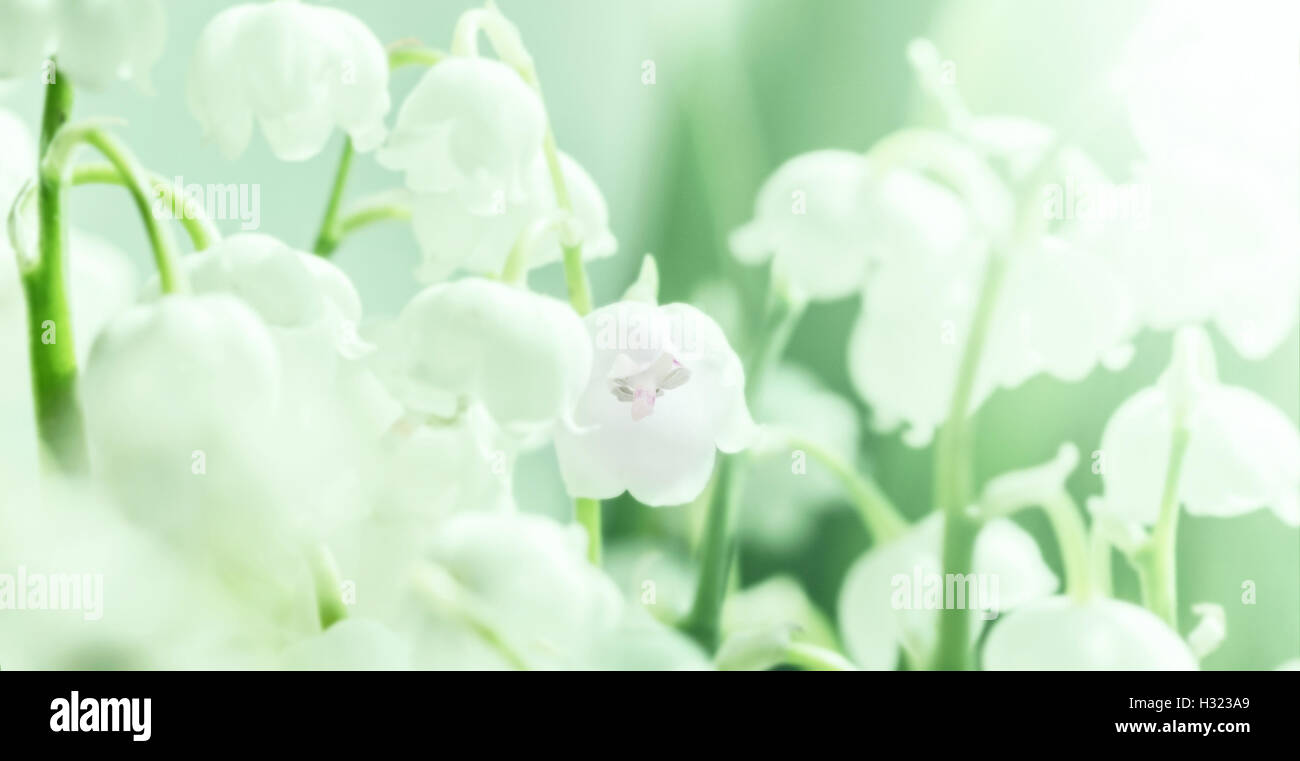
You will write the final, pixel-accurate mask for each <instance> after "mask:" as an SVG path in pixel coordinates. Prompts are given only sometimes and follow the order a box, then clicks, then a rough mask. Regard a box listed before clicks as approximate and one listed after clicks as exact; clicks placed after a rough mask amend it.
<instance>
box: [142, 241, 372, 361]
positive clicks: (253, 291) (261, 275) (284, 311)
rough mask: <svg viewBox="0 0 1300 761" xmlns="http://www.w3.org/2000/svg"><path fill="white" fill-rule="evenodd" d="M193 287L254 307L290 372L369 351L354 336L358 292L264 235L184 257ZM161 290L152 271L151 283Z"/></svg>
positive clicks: (339, 274)
mask: <svg viewBox="0 0 1300 761" xmlns="http://www.w3.org/2000/svg"><path fill="white" fill-rule="evenodd" d="M180 261H181V265H182V266H183V267H184V269H185V272H186V276H187V277H188V279H189V282H190V286H191V288H192V290H193V291H194V292H195V293H228V294H230V295H232V296H237V297H238V298H240V299H241V300H242V301H244V302H245V303H246V304H248V305H249V306H250V307H252V308H253V310H254V311H255V312H257V314H258V316H259V317H261V318H262V321H263V322H264V323H265V324H266V326H267V327H268V328H269V329H270V331H271V334H272V335H273V336H274V337H275V338H276V343H277V345H278V346H279V348H280V350H281V353H282V354H283V355H284V359H285V367H286V370H287V371H289V372H295V371H299V370H301V371H303V372H310V373H320V372H322V371H323V369H324V367H325V366H326V365H327V364H328V362H329V360H330V359H332V358H334V357H336V356H342V357H344V358H347V359H356V358H358V357H360V356H362V355H364V354H365V353H366V352H367V351H368V347H367V346H366V344H364V343H363V342H362V341H361V340H360V339H359V338H358V337H357V334H356V325H357V323H358V322H359V321H360V319H361V297H360V296H359V295H358V294H357V291H356V288H355V287H354V286H353V285H352V282H351V281H350V280H348V277H347V275H345V274H343V271H342V270H340V269H339V268H338V267H337V266H335V265H334V264H332V263H331V262H329V261H327V260H325V259H322V258H321V257H319V256H316V255H314V254H309V253H306V252H304V251H297V250H295V249H293V248H291V247H289V246H287V245H285V244H284V243H282V242H280V241H279V240H277V239H276V238H273V237H271V236H269V235H263V234H261V233H242V234H240V235H233V236H231V237H229V238H226V239H224V240H222V241H220V242H219V243H217V244H215V245H213V246H211V247H210V248H207V249H204V250H203V251H197V252H195V253H193V254H190V255H188V256H185V257H182V258H181V260H180ZM148 291H149V292H150V293H153V294H156V293H157V292H158V279H157V277H155V278H154V279H153V281H152V282H151V284H150V287H149V289H148Z"/></svg>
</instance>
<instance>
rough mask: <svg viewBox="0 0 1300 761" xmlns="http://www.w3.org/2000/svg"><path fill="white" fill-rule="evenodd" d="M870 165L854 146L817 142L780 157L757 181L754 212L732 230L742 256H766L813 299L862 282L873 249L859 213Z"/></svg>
mask: <svg viewBox="0 0 1300 761" xmlns="http://www.w3.org/2000/svg"><path fill="white" fill-rule="evenodd" d="M871 180H872V177H871V166H870V164H869V163H868V162H867V159H866V158H865V157H864V156H863V155H862V154H860V153H853V152H851V151H839V150H822V151H813V152H811V153H804V154H801V155H799V156H795V157H794V158H792V159H790V160H788V161H786V162H785V163H784V164H782V165H781V166H780V167H778V168H777V170H776V171H775V172H774V173H773V174H772V176H771V177H769V178H768V179H767V181H766V182H764V183H763V187H762V188H760V189H759V191H758V199H757V200H756V201H755V203H754V219H753V220H752V221H750V222H748V223H746V224H745V225H743V226H741V227H740V228H738V229H736V230H735V231H734V232H732V234H731V251H732V253H733V254H734V255H735V256H736V258H737V259H739V260H740V261H742V262H744V263H746V264H760V263H762V262H765V261H767V260H768V259H771V260H772V272H773V275H774V276H775V277H778V278H781V279H783V280H785V281H786V282H788V283H790V284H791V285H793V286H794V287H795V288H797V289H798V290H800V291H801V292H802V293H803V295H805V296H807V297H808V298H812V299H819V300H829V299H837V298H842V297H844V296H848V295H850V294H852V293H854V292H856V291H857V290H858V288H859V287H861V284H862V282H863V281H864V280H865V279H866V276H867V269H868V267H869V266H870V264H871V259H872V254H873V252H872V249H871V245H870V241H869V239H868V237H867V236H868V233H869V224H868V222H867V220H866V219H865V200H866V198H865V196H866V192H867V189H868V185H869V183H870V182H871Z"/></svg>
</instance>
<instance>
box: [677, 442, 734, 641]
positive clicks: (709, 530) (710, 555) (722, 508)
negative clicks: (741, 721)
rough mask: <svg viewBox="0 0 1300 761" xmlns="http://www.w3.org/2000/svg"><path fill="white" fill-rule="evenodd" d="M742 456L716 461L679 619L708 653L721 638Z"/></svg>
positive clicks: (688, 632) (686, 630)
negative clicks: (695, 566)
mask: <svg viewBox="0 0 1300 761" xmlns="http://www.w3.org/2000/svg"><path fill="white" fill-rule="evenodd" d="M742 458H743V455H739V454H736V455H722V456H721V460H720V462H719V463H718V472H717V476H716V479H717V480H716V484H715V486H714V488H713V499H712V501H711V502H710V503H709V511H708V514H707V515H706V516H705V523H704V538H703V541H702V545H701V553H700V578H699V581H698V582H697V583H696V586H695V602H694V603H693V604H692V606H691V610H690V613H688V614H687V616H686V619H685V620H684V621H683V622H682V630H683V631H685V632H686V633H687V634H689V635H690V636H691V637H693V638H694V639H695V641H696V642H699V643H700V646H701V647H703V648H704V649H705V650H707V651H708V652H710V653H712V652H713V651H715V650H717V649H718V642H719V640H720V638H721V634H722V604H723V602H725V601H726V597H727V581H728V578H729V577H730V575H731V561H732V558H733V555H734V554H735V551H736V546H735V533H736V532H735V528H736V519H737V506H738V500H737V499H736V497H737V495H736V487H737V486H738V485H739V484H738V481H739V479H738V478H737V475H736V474H737V472H738V471H739V470H740V467H739V466H740V465H741V461H742Z"/></svg>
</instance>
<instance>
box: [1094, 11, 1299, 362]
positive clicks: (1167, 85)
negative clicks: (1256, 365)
mask: <svg viewBox="0 0 1300 761" xmlns="http://www.w3.org/2000/svg"><path fill="white" fill-rule="evenodd" d="M1298 25H1300V7H1297V6H1296V5H1295V4H1294V3H1289V2H1271V1H1269V0H1252V1H1250V2H1243V3H1240V4H1239V5H1238V6H1235V7H1234V10H1233V12H1232V13H1224V12H1223V8H1222V7H1221V6H1219V5H1218V4H1217V3H1214V2H1207V1H1206V0H1195V1H1194V2H1172V1H1168V0H1160V1H1159V2H1155V3H1152V4H1151V6H1150V8H1149V9H1148V10H1147V13H1146V15H1145V17H1144V18H1143V19H1142V21H1141V22H1140V23H1139V24H1138V26H1137V27H1136V29H1135V31H1134V33H1133V36H1132V38H1131V39H1130V40H1129V44H1128V47H1127V49H1126V52H1125V55H1124V59H1123V60H1122V62H1121V63H1120V65H1119V67H1118V69H1117V71H1116V73H1115V83H1116V85H1117V86H1118V87H1119V88H1120V90H1121V91H1122V92H1123V94H1124V96H1125V98H1126V101H1127V103H1128V109H1129V114H1130V117H1131V122H1132V125H1133V130H1134V132H1135V134H1136V136H1137V138H1138V141H1139V142H1140V143H1141V145H1142V148H1143V150H1144V151H1145V153H1146V166H1145V167H1144V168H1143V169H1142V173H1141V175H1140V176H1139V180H1140V181H1141V182H1145V183H1149V185H1150V187H1151V197H1152V200H1153V203H1152V207H1153V208H1152V224H1151V225H1150V227H1149V228H1148V229H1147V230H1143V231H1139V232H1140V233H1141V234H1139V235H1137V236H1134V239H1133V240H1132V241H1131V250H1130V251H1128V252H1126V255H1125V256H1124V257H1123V260H1124V261H1125V262H1126V263H1127V264H1129V265H1130V267H1131V271H1132V272H1131V274H1132V277H1133V287H1134V289H1135V291H1136V293H1138V294H1140V297H1141V298H1140V299H1139V303H1140V304H1141V306H1142V308H1143V310H1144V312H1145V315H1144V317H1145V319H1146V321H1147V322H1148V323H1149V324H1150V325H1152V326H1153V327H1156V328H1159V329H1170V328H1175V327H1178V326H1180V325H1185V324H1189V323H1197V322H1203V321H1208V320H1213V321H1214V323H1215V325H1216V326H1217V327H1218V328H1219V329H1220V330H1221V331H1222V332H1223V334H1224V335H1225V336H1226V337H1227V338H1228V340H1229V341H1231V342H1232V344H1233V346H1234V348H1236V349H1237V351H1239V352H1240V353H1241V354H1242V355H1243V356H1245V357H1247V358H1249V359H1258V358H1261V357H1264V356H1266V355H1268V354H1270V353H1272V352H1273V351H1274V350H1275V349H1276V348H1277V347H1278V345H1279V344H1281V342H1282V341H1283V340H1284V339H1285V338H1286V336H1287V335H1289V334H1290V332H1291V330H1292V329H1293V328H1294V327H1295V324H1296V319H1297V313H1298V312H1300V258H1298V257H1296V255H1295V252H1296V250H1297V248H1300V219H1297V216H1296V213H1295V209H1296V207H1297V204H1300V176H1297V175H1296V173H1295V172H1290V171H1278V167H1290V166H1295V165H1296V163H1297V162H1298V161H1300V145H1298V144H1297V142H1296V140H1295V135H1296V134H1297V132H1300V102H1297V100H1296V99H1295V98H1294V97H1292V94H1293V93H1295V92H1296V91H1297V88H1300V71H1298V70H1297V68H1296V65H1295V61H1296V56H1297V54H1298V52H1300V43H1298V42H1297V39H1296V35H1295V29H1296V27H1297V26H1298Z"/></svg>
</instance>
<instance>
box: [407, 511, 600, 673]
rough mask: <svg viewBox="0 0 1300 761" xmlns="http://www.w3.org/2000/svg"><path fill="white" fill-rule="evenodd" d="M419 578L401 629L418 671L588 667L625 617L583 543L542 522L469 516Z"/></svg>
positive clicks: (579, 535) (445, 535)
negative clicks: (410, 641) (604, 635)
mask: <svg viewBox="0 0 1300 761" xmlns="http://www.w3.org/2000/svg"><path fill="white" fill-rule="evenodd" d="M423 557H424V559H425V563H424V566H423V568H421V569H417V571H416V575H415V578H414V584H415V590H416V591H415V596H414V597H412V599H411V600H409V601H408V603H407V605H406V606H405V609H406V611H407V620H406V622H405V627H404V629H405V630H406V631H409V632H411V633H412V635H413V638H414V641H415V652H414V660H415V662H416V663H420V664H427V665H442V666H479V667H491V666H510V665H513V666H564V665H568V666H584V665H590V664H589V663H587V662H586V660H585V659H586V658H589V657H590V647H591V644H592V643H593V641H595V640H596V639H597V637H598V636H599V635H600V634H601V632H603V631H608V630H610V629H613V628H614V627H615V626H616V625H617V624H618V622H619V619H620V617H621V608H622V601H621V600H620V599H619V595H618V590H617V589H616V588H615V587H614V585H613V583H611V582H610V581H609V579H607V578H606V577H605V576H604V575H603V574H602V573H601V572H600V571H599V570H598V569H597V568H595V567H594V566H592V565H591V563H590V562H588V561H587V559H586V534H585V533H584V532H583V531H582V529H581V528H579V527H577V526H574V525H561V524H559V523H556V522H554V521H552V520H551V519H549V518H545V517H542V516H538V515H528V514H523V513H516V514H509V513H482V512H467V513H462V514H459V515H456V516H453V517H451V518H449V519H447V520H446V521H444V522H443V523H441V524H440V525H439V526H438V528H437V530H436V531H435V532H434V535H433V537H432V538H431V539H430V541H429V544H428V546H427V548H426V550H425V551H424V553H423Z"/></svg>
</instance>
